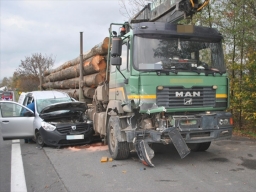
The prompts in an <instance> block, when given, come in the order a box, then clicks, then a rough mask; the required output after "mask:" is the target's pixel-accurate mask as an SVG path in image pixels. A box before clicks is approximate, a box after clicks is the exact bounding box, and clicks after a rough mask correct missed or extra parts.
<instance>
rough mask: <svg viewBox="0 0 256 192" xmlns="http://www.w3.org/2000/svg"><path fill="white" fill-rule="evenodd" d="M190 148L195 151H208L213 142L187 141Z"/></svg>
mask: <svg viewBox="0 0 256 192" xmlns="http://www.w3.org/2000/svg"><path fill="white" fill-rule="evenodd" d="M187 145H188V148H190V149H191V151H193V152H199V151H206V150H207V149H209V147H210V145H211V142H205V143H187Z"/></svg>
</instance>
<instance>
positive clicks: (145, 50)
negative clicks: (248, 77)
mask: <svg viewBox="0 0 256 192" xmlns="http://www.w3.org/2000/svg"><path fill="white" fill-rule="evenodd" d="M134 67H135V69H137V70H140V71H142V70H143V71H158V70H180V71H189V70H191V71H192V70H193V71H195V70H211V69H213V70H215V71H219V72H221V73H224V72H225V70H226V69H225V68H226V67H225V64H224V56H223V50H222V44H221V41H209V40H206V39H200V38H179V37H177V38H167V37H161V38H159V37H157V38H155V37H151V36H146V37H145V36H135V38H134Z"/></svg>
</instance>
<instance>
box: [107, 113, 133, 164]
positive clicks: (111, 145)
mask: <svg viewBox="0 0 256 192" xmlns="http://www.w3.org/2000/svg"><path fill="white" fill-rule="evenodd" d="M119 127H120V120H119V117H116V116H111V117H110V118H109V121H108V127H107V140H108V149H109V153H110V155H111V157H112V158H113V159H115V160H122V159H127V158H128V157H129V154H130V148H129V143H127V142H126V141H124V142H120V141H118V140H117V138H116V136H115V131H114V130H116V129H120V128H119Z"/></svg>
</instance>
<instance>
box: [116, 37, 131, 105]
mask: <svg viewBox="0 0 256 192" xmlns="http://www.w3.org/2000/svg"><path fill="white" fill-rule="evenodd" d="M129 44H130V41H129V40H128V41H126V42H124V43H123V45H122V65H121V66H120V71H121V73H120V72H119V71H118V70H116V82H115V83H116V89H115V99H116V100H121V101H123V100H127V90H128V89H127V88H128V81H129V76H130V73H129V60H130V49H129V47H130V45H129Z"/></svg>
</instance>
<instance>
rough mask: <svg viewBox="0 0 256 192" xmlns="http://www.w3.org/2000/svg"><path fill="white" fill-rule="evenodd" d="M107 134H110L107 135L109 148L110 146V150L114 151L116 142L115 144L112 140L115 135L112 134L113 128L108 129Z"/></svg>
mask: <svg viewBox="0 0 256 192" xmlns="http://www.w3.org/2000/svg"><path fill="white" fill-rule="evenodd" d="M109 133H110V134H109V140H110V146H111V149H114V148H115V146H116V142H115V139H114V138H115V134H114V129H113V127H110V130H109ZM112 151H113V150H112Z"/></svg>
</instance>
